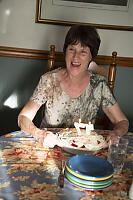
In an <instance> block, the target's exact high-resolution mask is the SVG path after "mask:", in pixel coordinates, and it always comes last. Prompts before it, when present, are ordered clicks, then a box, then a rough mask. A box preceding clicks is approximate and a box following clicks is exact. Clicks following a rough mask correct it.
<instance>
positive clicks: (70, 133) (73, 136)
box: [58, 128, 106, 151]
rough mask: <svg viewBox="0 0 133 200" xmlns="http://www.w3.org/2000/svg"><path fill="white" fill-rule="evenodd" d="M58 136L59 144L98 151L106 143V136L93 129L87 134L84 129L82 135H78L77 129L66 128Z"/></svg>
mask: <svg viewBox="0 0 133 200" xmlns="http://www.w3.org/2000/svg"><path fill="white" fill-rule="evenodd" d="M58 137H59V139H60V144H59V146H62V147H67V148H73V149H80V150H89V151H97V150H100V149H102V148H103V147H104V146H105V145H106V141H105V138H104V137H103V136H102V135H99V134H97V133H96V132H95V131H94V130H93V131H91V134H89V135H86V132H85V129H82V130H81V135H78V133H77V131H76V129H71V128H66V129H62V130H61V131H60V132H59V133H58Z"/></svg>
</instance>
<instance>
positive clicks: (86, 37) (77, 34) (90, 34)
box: [63, 25, 101, 58]
mask: <svg viewBox="0 0 133 200" xmlns="http://www.w3.org/2000/svg"><path fill="white" fill-rule="evenodd" d="M79 42H80V43H81V45H82V46H88V47H89V48H90V51H91V55H92V58H95V57H96V56H97V54H98V50H99V46H100V43H101V39H100V36H99V34H98V33H97V30H96V29H95V28H94V27H92V26H85V25H74V26H72V27H71V28H70V29H69V31H68V33H67V35H66V38H65V42H64V47H63V51H64V55H65V54H66V49H67V47H68V45H70V44H72V45H74V44H77V43H79Z"/></svg>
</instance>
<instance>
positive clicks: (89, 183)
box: [65, 169, 113, 187]
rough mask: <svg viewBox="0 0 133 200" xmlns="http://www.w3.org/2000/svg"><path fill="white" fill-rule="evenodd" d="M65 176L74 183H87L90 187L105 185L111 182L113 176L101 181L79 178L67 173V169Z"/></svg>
mask: <svg viewBox="0 0 133 200" xmlns="http://www.w3.org/2000/svg"><path fill="white" fill-rule="evenodd" d="M65 176H66V178H67V179H69V180H72V181H73V182H75V183H80V184H83V185H89V186H92V187H104V186H105V187H106V185H107V184H110V183H112V181H113V177H111V178H109V179H107V180H103V181H88V180H83V179H80V178H78V177H76V176H73V175H72V174H70V173H69V171H67V169H65Z"/></svg>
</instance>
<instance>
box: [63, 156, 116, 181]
mask: <svg viewBox="0 0 133 200" xmlns="http://www.w3.org/2000/svg"><path fill="white" fill-rule="evenodd" d="M66 169H67V170H68V171H69V173H70V174H72V175H74V176H76V177H78V178H81V179H84V180H94V181H100V180H106V179H109V178H111V177H112V176H113V172H114V170H113V166H112V165H111V164H110V163H109V162H108V161H106V160H104V159H102V158H99V157H97V156H89V155H76V156H73V157H71V158H70V159H69V160H68V161H67V165H66Z"/></svg>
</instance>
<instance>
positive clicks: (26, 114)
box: [18, 101, 46, 144]
mask: <svg viewBox="0 0 133 200" xmlns="http://www.w3.org/2000/svg"><path fill="white" fill-rule="evenodd" d="M39 108H40V105H38V104H37V103H35V102H33V101H28V103H27V104H26V105H25V106H24V108H23V109H22V111H21V112H20V114H19V116H18V126H19V127H20V128H21V130H22V131H24V132H25V133H28V134H30V135H31V136H33V137H34V138H35V139H37V140H38V142H40V143H41V144H43V141H44V138H45V137H46V131H45V130H40V129H39V128H37V127H36V126H35V125H34V123H33V122H32V120H33V119H34V117H35V115H36V113H37V111H38V110H39Z"/></svg>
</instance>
